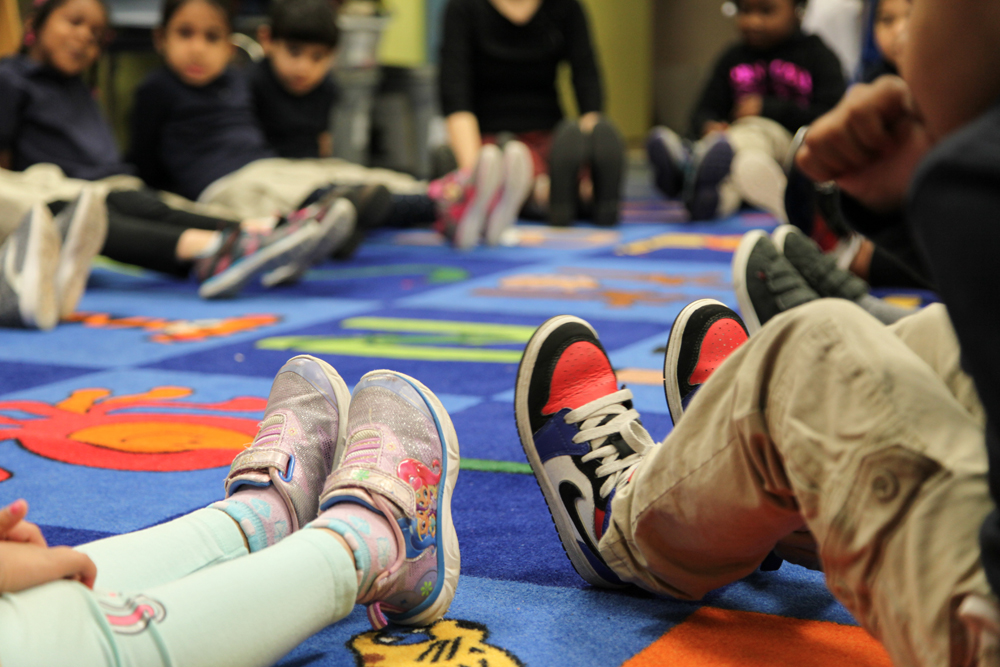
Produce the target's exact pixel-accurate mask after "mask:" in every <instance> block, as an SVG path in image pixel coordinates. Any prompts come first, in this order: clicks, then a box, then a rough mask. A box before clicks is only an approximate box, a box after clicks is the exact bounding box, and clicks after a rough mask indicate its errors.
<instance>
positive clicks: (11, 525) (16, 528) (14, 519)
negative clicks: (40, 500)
mask: <svg viewBox="0 0 1000 667" xmlns="http://www.w3.org/2000/svg"><path fill="white" fill-rule="evenodd" d="M27 514H28V503H26V502H25V501H24V500H15V501H14V502H12V503H11V504H10V505H8V506H7V507H4V508H3V509H0V540H7V541H10V542H27V543H28V544H34V545H37V546H40V547H44V546H48V543H47V542H46V541H45V537H44V536H42V531H41V530H39V529H38V526H36V525H35V524H33V523H30V522H28V521H24V517H25V516H27Z"/></svg>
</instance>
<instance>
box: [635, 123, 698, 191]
mask: <svg viewBox="0 0 1000 667" xmlns="http://www.w3.org/2000/svg"><path fill="white" fill-rule="evenodd" d="M646 154H647V155H648V156H649V162H650V164H651V165H653V183H654V184H655V185H656V187H657V188H658V189H659V190H660V192H662V193H663V194H665V195H666V196H668V197H677V196H678V195H680V194H681V191H682V190H683V189H684V174H685V173H686V171H687V168H688V163H689V162H690V160H691V153H690V151H689V150H688V147H687V145H686V144H685V143H684V140H683V139H681V137H680V136H679V135H678V134H677V133H676V132H674V131H673V130H671V129H670V128H668V127H654V128H653V129H652V130H651V131H650V133H649V136H648V137H647V138H646Z"/></svg>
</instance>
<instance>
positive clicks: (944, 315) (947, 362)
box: [889, 303, 986, 428]
mask: <svg viewBox="0 0 1000 667" xmlns="http://www.w3.org/2000/svg"><path fill="white" fill-rule="evenodd" d="M889 330H890V331H892V332H893V333H895V334H896V335H897V336H899V338H900V340H902V341H903V343H904V344H905V345H906V346H907V347H908V348H910V349H911V350H913V351H914V352H916V354H917V356H918V357H920V358H921V359H923V360H924V362H925V363H926V364H927V365H928V366H930V367H931V369H933V371H934V372H935V373H936V374H937V376H938V377H939V378H941V379H942V380H943V381H944V383H945V386H947V387H948V389H949V390H950V391H951V394H952V396H954V397H955V398H956V399H958V402H959V403H961V404H962V405H963V406H964V407H965V409H966V410H968V411H969V414H971V415H972V416H973V418H974V419H975V420H976V421H977V422H978V423H980V424H981V425H983V427H984V428H985V425H986V413H985V412H984V411H983V404H982V403H981V402H980V401H979V394H978V393H977V392H976V385H975V383H974V382H973V381H972V378H971V377H969V376H968V374H966V372H965V371H963V370H962V351H961V348H960V347H959V344H958V337H957V336H956V335H955V329H954V328H953V327H952V325H951V319H950V318H949V317H948V310H947V308H945V306H944V304H940V303H935V304H931V305H930V306H927V307H926V308H923V309H921V310H918V311H917V312H916V313H914V314H913V315H908V316H907V317H904V318H903V319H901V320H899V321H898V322H896V323H895V324H893V325H891V326H890V327H889Z"/></svg>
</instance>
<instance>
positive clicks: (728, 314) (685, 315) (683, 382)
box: [663, 299, 750, 425]
mask: <svg viewBox="0 0 1000 667" xmlns="http://www.w3.org/2000/svg"><path fill="white" fill-rule="evenodd" d="M749 337H750V334H748V333H747V327H746V325H745V324H743V320H741V319H740V316H739V315H737V314H736V313H735V312H734V311H733V310H732V309H731V308H729V307H727V306H726V305H725V304H723V303H720V302H719V301H716V300H715V299H699V300H698V301H695V302H693V303H689V304H688V305H687V306H685V307H684V310H682V311H681V312H680V314H679V315H678V316H677V319H676V320H674V325H673V327H671V329H670V338H669V339H668V340H667V352H666V354H665V355H664V357H663V390H664V392H665V393H666V395H667V407H669V408H670V418H671V419H673V420H674V425H676V424H677V422H678V421H680V418H681V415H682V414H683V413H684V410H685V409H686V408H687V406H688V403H690V402H691V399H692V398H693V397H694V395H695V393H696V392H697V391H698V387H700V386H701V385H703V384H704V383H705V381H706V380H707V379H708V378H709V376H710V375H711V374H712V373H714V372H715V369H716V368H718V367H719V365H720V364H722V362H723V361H725V360H726V359H727V358H728V357H729V355H730V354H732V353H733V351H734V350H735V349H736V348H738V347H739V346H740V345H742V344H743V343H745V342H746V341H747V338H749Z"/></svg>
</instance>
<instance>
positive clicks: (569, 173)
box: [440, 0, 624, 224]
mask: <svg viewBox="0 0 1000 667" xmlns="http://www.w3.org/2000/svg"><path fill="white" fill-rule="evenodd" d="M564 62H566V63H569V65H570V68H571V70H572V75H573V87H574V90H575V93H576V101H577V107H578V108H579V112H580V114H581V119H580V122H579V124H570V123H568V122H563V118H564V114H563V110H562V108H561V106H560V103H559V93H558V90H557V88H556V75H557V72H558V69H559V66H560V64H561V63H564ZM440 94H441V108H442V111H443V113H444V115H445V116H446V117H447V119H448V134H449V143H450V145H451V148H452V150H453V152H454V153H455V157H456V160H457V162H458V166H459V168H460V169H463V170H471V169H472V168H473V167H474V165H475V163H476V160H477V157H478V154H479V149H480V147H481V146H482V143H483V142H490V143H491V142H494V141H495V140H496V135H498V134H501V133H513V134H515V135H516V136H517V138H518V139H520V140H521V141H523V142H524V143H525V144H526V145H527V146H528V148H529V149H530V150H531V152H532V157H533V161H534V169H535V172H536V176H537V175H539V174H542V173H545V172H550V175H551V178H552V188H551V202H550V201H549V200H548V198H547V197H546V196H545V193H544V190H541V189H538V188H536V190H535V192H536V195H537V196H536V203H537V204H538V205H539V206H540V207H541V208H542V209H543V210H544V209H546V208H548V209H549V213H550V219H551V220H552V222H554V223H556V224H568V222H569V221H570V220H571V219H572V218H573V217H574V215H573V214H574V213H575V209H576V205H577V204H578V202H577V201H576V198H577V196H578V184H577V174H578V173H579V171H580V166H581V162H586V161H588V159H589V161H590V162H591V166H592V172H593V184H594V187H593V190H594V207H593V216H594V219H595V221H597V222H601V223H604V224H612V223H614V222H615V221H616V220H617V208H618V199H619V196H620V188H621V176H622V162H623V155H624V144H623V142H622V141H621V137H620V135H619V133H618V131H617V130H616V129H615V128H614V127H613V126H612V125H611V124H610V122H609V121H608V120H607V119H604V118H602V117H601V116H600V113H601V111H602V109H603V106H604V94H603V90H602V84H601V76H600V72H599V71H598V67H597V62H596V56H595V53H594V47H593V44H592V41H591V37H590V31H589V28H588V25H587V18H586V15H585V14H584V11H583V8H582V7H581V5H580V3H579V0H522V1H520V2H515V1H513V0H450V1H449V3H448V5H447V7H446V8H445V12H444V26H443V32H442V38H441V58H440Z"/></svg>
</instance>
